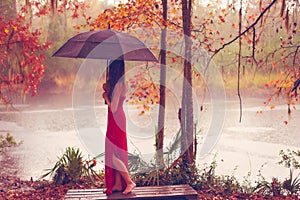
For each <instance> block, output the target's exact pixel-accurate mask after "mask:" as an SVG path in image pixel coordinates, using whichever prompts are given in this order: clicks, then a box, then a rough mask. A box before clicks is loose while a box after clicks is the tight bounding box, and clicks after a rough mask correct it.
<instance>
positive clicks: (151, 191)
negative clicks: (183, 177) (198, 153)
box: [65, 185, 197, 200]
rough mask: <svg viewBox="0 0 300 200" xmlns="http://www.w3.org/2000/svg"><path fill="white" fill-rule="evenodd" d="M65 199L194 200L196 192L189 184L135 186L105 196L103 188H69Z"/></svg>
mask: <svg viewBox="0 0 300 200" xmlns="http://www.w3.org/2000/svg"><path fill="white" fill-rule="evenodd" d="M65 199H66V200H88V199H151V200H167V199H172V200H196V199H197V192H196V191H195V190H194V189H193V188H192V187H191V186H189V185H170V186H149V187H136V188H134V190H133V191H132V192H131V193H130V194H127V195H124V194H122V193H121V192H117V193H113V194H112V195H109V196H107V195H106V194H104V193H103V189H79V190H77V189H71V190H69V191H68V192H67V194H66V196H65Z"/></svg>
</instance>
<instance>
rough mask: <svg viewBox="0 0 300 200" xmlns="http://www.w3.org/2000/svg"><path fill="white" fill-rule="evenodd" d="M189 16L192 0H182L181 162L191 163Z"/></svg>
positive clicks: (191, 114)
mask: <svg viewBox="0 0 300 200" xmlns="http://www.w3.org/2000/svg"><path fill="white" fill-rule="evenodd" d="M191 16H192V0H182V22H183V32H184V35H185V38H184V42H185V54H184V56H185V59H184V79H183V90H182V109H181V118H182V119H181V126H182V135H181V153H182V154H183V162H184V163H188V164H192V163H193V162H194V152H193V151H194V147H193V143H194V142H193V130H194V128H193V124H194V123H193V121H194V119H193V98H192V65H191V62H190V61H191V50H192V41H191V38H190V37H191Z"/></svg>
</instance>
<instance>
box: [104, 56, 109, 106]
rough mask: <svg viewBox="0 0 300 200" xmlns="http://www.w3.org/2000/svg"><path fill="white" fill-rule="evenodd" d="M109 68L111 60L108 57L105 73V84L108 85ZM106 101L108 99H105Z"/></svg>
mask: <svg viewBox="0 0 300 200" xmlns="http://www.w3.org/2000/svg"><path fill="white" fill-rule="evenodd" d="M108 68H109V60H108V59H107V60H106V73H105V84H106V87H108V86H107V84H108V82H107V81H108V73H109V72H108ZM104 103H105V104H107V102H106V101H104Z"/></svg>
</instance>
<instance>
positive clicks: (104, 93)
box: [102, 92, 108, 101]
mask: <svg viewBox="0 0 300 200" xmlns="http://www.w3.org/2000/svg"><path fill="white" fill-rule="evenodd" d="M102 97H103V99H104V100H106V101H107V100H108V94H107V92H103V94H102Z"/></svg>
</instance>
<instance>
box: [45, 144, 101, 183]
mask: <svg viewBox="0 0 300 200" xmlns="http://www.w3.org/2000/svg"><path fill="white" fill-rule="evenodd" d="M95 165H96V160H95V159H93V160H91V161H85V160H84V159H83V156H82V153H81V152H80V150H79V148H73V147H67V148H66V151H65V153H64V154H63V155H62V156H61V157H60V158H58V161H57V162H56V163H55V165H54V167H53V168H52V169H48V170H47V171H48V172H47V173H45V174H44V175H42V176H41V179H43V178H45V177H47V176H50V177H52V178H53V181H54V183H55V184H57V185H61V184H62V185H64V184H76V183H81V181H82V179H83V178H84V177H86V178H88V179H89V180H90V181H93V177H94V176H98V175H97V173H96V172H95V171H94V170H93V167H94V166H95ZM98 177H99V176H98ZM99 178H100V177H99Z"/></svg>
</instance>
